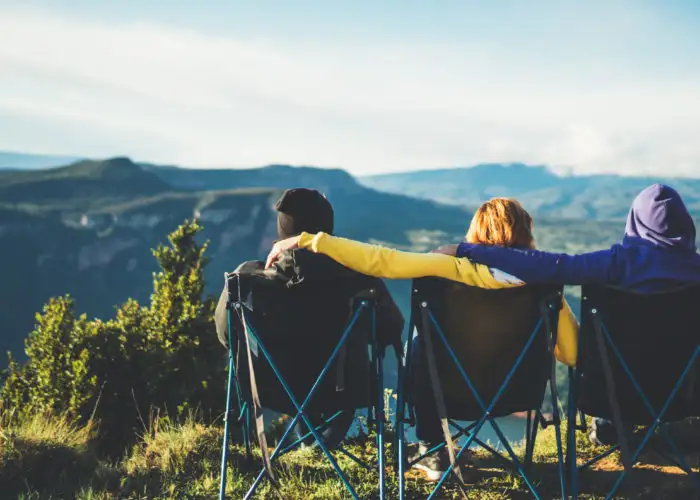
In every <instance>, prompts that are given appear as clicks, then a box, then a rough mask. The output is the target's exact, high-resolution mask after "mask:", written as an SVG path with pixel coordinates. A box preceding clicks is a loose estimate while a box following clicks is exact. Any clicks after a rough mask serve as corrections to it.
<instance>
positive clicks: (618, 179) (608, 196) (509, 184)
mask: <svg viewBox="0 0 700 500" xmlns="http://www.w3.org/2000/svg"><path fill="white" fill-rule="evenodd" d="M360 181H361V182H362V183H363V184H364V185H366V186H368V187H372V188H375V189H379V190H382V191H386V192H390V193H402V194H405V195H408V196H416V197H418V198H423V199H431V200H435V201H439V202H441V203H449V204H454V205H462V206H472V207H473V206H476V205H479V204H480V203H482V202H484V201H486V200H487V199H489V198H491V197H494V196H511V197H516V198H518V199H519V200H520V201H521V202H522V203H523V204H524V205H525V207H526V208H527V209H528V210H530V211H532V212H533V213H536V214H539V215H547V216H550V217H558V218H560V217H564V218H572V219H619V218H622V217H624V216H625V215H626V214H627V210H628V209H629V203H630V201H631V200H632V199H633V198H634V196H635V195H636V193H638V192H639V191H640V190H641V189H643V188H644V187H646V186H648V185H649V184H653V183H655V182H663V183H667V184H670V185H672V186H674V187H675V188H676V189H678V191H679V192H680V193H681V195H683V197H684V198H685V199H686V202H687V203H688V206H689V207H690V209H691V211H693V213H695V214H696V216H700V179H678V178H667V177H624V176H619V175H585V176H584V175H557V174H555V173H554V172H552V171H551V170H550V169H549V168H547V167H545V166H527V165H524V164H521V163H513V164H481V165H476V166H473V167H464V168H448V169H440V170H422V171H416V172H406V173H397V174H385V175H376V176H369V177H363V178H361V179H360Z"/></svg>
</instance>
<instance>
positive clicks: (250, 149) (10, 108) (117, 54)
mask: <svg viewBox="0 0 700 500" xmlns="http://www.w3.org/2000/svg"><path fill="white" fill-rule="evenodd" d="M0 74H2V75H3V76H2V78H0V149H3V148H4V149H12V150H19V149H22V150H28V151H33V152H46V153H64V154H78V155H88V156H108V155H111V154H129V155H133V156H135V157H137V158H138V159H141V160H148V161H156V162H173V163H179V164H184V165H190V166H229V167H231V166H234V167H235V166H241V167H243V166H254V165H261V164H266V163H271V162H285V163H293V164H313V165H320V166H334V167H336V166H337V167H343V168H347V169H348V170H350V171H352V172H353V173H356V174H368V173H374V172H385V171H397V170H409V169H416V168H433V167H444V166H452V165H469V164H473V163H478V162H481V161H527V162H532V163H545V164H550V165H552V166H553V167H555V168H562V169H563V168H573V169H574V170H575V171H578V172H595V171H617V172H624V173H664V174H671V173H673V174H679V175H681V174H694V173H697V172H698V171H699V169H698V167H700V141H697V140H695V138H694V137H693V136H692V132H693V131H694V130H698V128H699V127H700V74H699V73H695V74H693V73H684V74H683V75H681V76H678V75H668V76H664V74H663V73H662V74H657V73H656V72H653V71H649V72H646V71H642V70H641V69H639V68H625V67H621V66H620V65H617V64H611V63H609V62H606V60H605V59H604V58H603V57H602V56H598V55H596V54H587V53H585V52H584V53H582V54H581V57H580V58H578V59H577V60H573V61H568V62H567V61H566V60H565V59H552V58H549V57H544V56H542V57H537V56H531V57H525V56H524V55H523V54H522V53H519V52H518V51H517V47H514V48H512V49H508V50H504V49H502V48H498V47H495V48H494V47H493V46H486V45H484V44H475V43H471V44H466V43H461V44H438V43H426V42H425V41H415V42H413V41H411V40H410V38H409V39H407V40H406V42H405V43H400V44H399V43H397V42H395V41H394V42H390V41H376V40H371V39H370V40H364V41H355V42H354V43H347V42H340V41H338V42H337V43H334V41H333V40H330V41H327V43H316V44H309V43H301V42H298V43H295V42H289V41H288V40H285V41H282V40H275V39H273V38H268V39H265V40H263V41H260V40H252V39H246V38H243V37H240V38H237V37H236V36H235V35H231V36H227V37H222V36H215V35H211V34H207V33H204V32H198V31H193V30H187V29H183V28H177V27H173V26H167V25H159V24H153V23H144V22H138V23H126V22H125V23H121V24H117V23H114V24H105V23H99V22H94V21H87V20H81V19H78V18H71V17H59V16H56V15H53V14H50V13H47V12H42V11H28V10H17V9H9V8H3V7H0ZM69 147H70V148H71V149H70V150H68V148H69Z"/></svg>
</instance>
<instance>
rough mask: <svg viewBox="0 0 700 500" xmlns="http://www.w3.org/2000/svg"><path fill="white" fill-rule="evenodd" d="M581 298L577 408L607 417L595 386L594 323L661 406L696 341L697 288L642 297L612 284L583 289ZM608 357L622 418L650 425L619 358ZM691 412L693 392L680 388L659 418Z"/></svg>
mask: <svg viewBox="0 0 700 500" xmlns="http://www.w3.org/2000/svg"><path fill="white" fill-rule="evenodd" d="M582 296H583V299H582V302H581V306H582V307H581V337H580V338H581V340H580V343H581V345H580V350H579V352H580V354H579V358H578V363H577V364H578V367H579V371H580V388H579V400H578V407H579V408H580V409H581V410H583V411H584V413H586V414H588V415H595V416H597V417H604V418H608V419H612V418H613V414H612V409H611V408H610V405H609V403H608V397H607V394H606V391H605V390H601V389H602V388H604V387H605V372H604V369H603V367H604V365H603V363H602V362H601V361H602V360H601V357H600V353H599V347H598V343H597V341H596V339H597V337H596V323H597V322H600V324H601V325H602V326H603V328H604V329H605V330H607V332H608V333H609V335H610V337H611V340H612V341H613V343H614V346H615V348H616V349H617V350H618V351H619V353H620V356H621V357H622V359H624V362H625V364H626V365H627V368H628V369H629V372H630V374H631V375H633V376H634V378H635V379H636V381H637V384H638V385H639V387H640V388H641V390H642V391H643V392H644V395H645V396H646V398H647V399H648V400H649V402H650V403H651V405H652V406H653V407H654V408H656V409H657V410H658V409H661V407H662V406H663V404H664V402H665V401H666V398H668V395H669V394H670V393H671V390H672V389H673V387H674V385H675V384H676V383H677V381H678V379H679V377H680V376H681V374H682V373H683V370H684V368H685V366H686V365H687V363H688V360H689V359H690V357H691V356H692V355H693V352H694V350H695V348H696V347H697V345H698V344H700V307H699V305H700V287H692V288H686V289H682V290H674V291H671V292H666V293H655V294H644V295H643V294H640V293H636V292H632V291H628V290H622V289H619V288H613V287H584V288H583V295H582ZM596 317H597V319H596ZM603 333H604V334H605V332H603ZM608 358H609V361H610V369H611V372H612V376H613V378H614V380H615V393H616V396H617V401H618V404H619V407H620V411H621V417H622V419H623V420H624V421H625V422H626V423H630V424H650V423H652V422H653V421H654V416H653V415H651V414H650V413H649V411H648V409H647V408H646V405H645V404H644V402H643V399H642V395H641V394H640V393H639V392H638V391H637V390H636V388H635V386H634V384H633V382H632V380H631V378H630V377H629V376H628V375H627V373H626V370H625V367H624V366H623V364H622V363H621V360H620V359H619V358H618V357H617V356H616V355H614V353H612V352H611V353H610V355H609V356H608ZM692 380H693V379H691V378H689V379H688V381H689V382H692ZM688 389H692V387H690V386H689V387H688ZM689 396H690V398H689ZM697 410H698V397H697V396H696V395H695V394H694V391H691V390H687V391H682V392H681V393H680V394H679V396H678V397H677V398H675V400H674V401H673V402H671V405H670V407H669V408H668V409H667V411H666V413H665V416H664V419H665V420H678V419H682V418H684V417H686V416H690V415H697Z"/></svg>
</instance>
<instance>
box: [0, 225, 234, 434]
mask: <svg viewBox="0 0 700 500" xmlns="http://www.w3.org/2000/svg"><path fill="white" fill-rule="evenodd" d="M201 229H202V227H201V226H200V225H199V223H198V222H197V221H196V220H194V221H185V222H184V223H183V224H182V225H181V226H179V227H178V228H177V229H176V230H175V231H174V232H172V233H171V234H170V235H169V236H168V240H169V242H170V245H169V246H165V245H159V246H158V248H157V249H155V250H153V254H154V256H155V257H156V259H157V260H158V263H159V264H160V267H161V270H160V271H159V272H158V273H154V276H153V294H152V295H151V303H150V306H149V307H144V306H141V305H139V303H138V302H136V301H135V300H132V299H128V300H127V301H126V302H125V303H124V304H122V305H121V306H120V307H119V308H118V309H117V314H116V316H115V318H113V319H110V320H108V321H106V322H105V321H101V320H99V319H96V320H93V321H87V320H86V318H85V316H84V315H83V316H81V317H80V318H75V314H74V309H73V308H74V304H73V301H72V300H71V299H70V298H69V297H61V298H58V299H51V300H50V301H49V303H48V304H47V305H46V306H45V307H44V313H43V315H37V326H36V328H35V330H34V331H33V332H32V333H31V334H30V335H29V338H28V339H27V340H26V346H27V347H26V352H27V357H28V360H27V362H26V363H25V364H24V365H21V366H20V365H19V364H18V363H16V362H15V361H14V360H12V359H10V366H9V369H8V375H7V379H6V381H5V384H4V386H3V388H2V390H1V391H0V402H2V404H3V405H4V406H9V407H16V408H18V409H20V410H21V411H22V412H36V411H53V412H56V413H68V414H70V415H71V416H74V417H76V418H80V419H88V418H91V417H92V416H95V417H96V418H97V420H98V421H99V424H100V426H99V429H100V432H101V433H102V434H103V437H106V438H107V439H106V441H107V442H112V443H114V444H115V445H119V446H123V443H124V442H125V441H128V440H130V439H132V438H133V437H134V436H135V433H134V430H135V428H138V426H139V425H140V423H144V424H145V423H146V422H143V421H144V420H145V419H146V418H148V416H149V415H151V414H152V413H153V412H156V413H158V414H161V415H162V414H164V413H168V414H170V415H171V416H175V415H178V414H180V413H182V412H183V411H184V410H185V409H187V408H198V407H199V408H202V409H204V410H205V413H206V414H209V415H218V414H219V413H220V411H221V410H222V406H223V402H224V392H223V391H224V363H223V362H222V358H223V356H222V354H221V347H220V346H219V345H218V342H217V341H216V334H215V330H214V324H213V320H212V317H213V311H214V301H213V300H212V299H211V298H207V299H205V298H204V297H203V292H204V278H203V271H204V266H205V265H206V264H207V259H206V257H205V256H204V254H205V252H206V248H207V243H204V244H202V245H199V244H198V243H197V240H196V236H197V234H198V233H199V232H200V231H201ZM205 416H206V415H205ZM110 438H111V439H110Z"/></svg>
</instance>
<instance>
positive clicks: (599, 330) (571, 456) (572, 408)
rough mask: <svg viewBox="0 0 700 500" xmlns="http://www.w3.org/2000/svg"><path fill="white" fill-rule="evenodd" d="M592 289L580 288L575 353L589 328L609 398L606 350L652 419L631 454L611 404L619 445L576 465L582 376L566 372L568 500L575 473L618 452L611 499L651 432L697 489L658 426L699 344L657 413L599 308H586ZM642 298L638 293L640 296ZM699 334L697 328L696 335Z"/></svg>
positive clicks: (574, 370) (575, 481)
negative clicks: (618, 468) (620, 464)
mask: <svg viewBox="0 0 700 500" xmlns="http://www.w3.org/2000/svg"><path fill="white" fill-rule="evenodd" d="M609 288H615V287H609ZM590 291H591V289H590V288H587V287H583V291H582V297H583V299H582V302H581V304H582V306H581V309H582V315H583V322H582V329H581V335H580V336H579V346H578V352H579V353H581V349H582V343H583V340H584V339H583V336H584V335H585V332H586V331H590V330H591V329H592V330H593V331H594V332H595V335H596V339H595V343H596V344H597V347H598V352H599V355H600V358H601V361H602V363H603V364H604V365H607V369H606V372H605V375H606V376H605V379H606V380H605V385H606V390H607V391H611V392H608V397H609V398H611V399H613V400H614V399H616V396H615V387H614V386H615V383H614V379H613V378H612V373H611V371H610V358H609V353H608V352H607V351H608V350H610V351H611V353H612V356H613V359H615V360H617V361H618V362H619V363H620V365H621V367H622V369H623V371H624V374H625V376H626V377H627V378H628V379H629V381H630V382H631V384H632V386H633V387H634V390H635V391H636V393H637V394H638V395H639V397H640V399H641V401H642V403H643V405H644V407H645V409H646V411H647V412H648V413H649V416H650V417H651V421H652V424H651V426H649V427H648V428H647V429H646V430H645V431H644V432H643V437H642V440H641V442H639V444H638V445H637V446H636V448H635V449H634V451H633V452H630V450H629V448H628V445H629V443H627V441H626V436H625V433H624V431H623V422H622V419H621V416H620V415H619V413H618V412H617V411H616V410H615V405H613V422H614V423H615V426H616V429H617V434H618V436H619V441H620V443H619V444H617V445H614V446H610V447H608V449H606V450H605V451H604V452H602V453H600V454H598V455H596V456H595V457H593V458H592V459H589V460H587V461H586V462H585V463H583V464H581V465H578V463H577V457H576V431H584V432H585V431H587V426H586V421H585V416H584V412H583V411H582V410H581V409H580V408H579V385H580V384H581V380H582V376H583V373H582V372H581V369H580V368H570V369H569V397H568V408H567V418H568V422H570V423H571V422H573V425H569V426H568V428H567V462H568V465H569V469H570V485H571V497H572V499H574V500H575V499H577V498H578V491H579V477H578V474H579V473H580V472H582V471H585V470H586V469H588V468H589V467H591V466H592V465H594V464H596V463H598V462H599V461H601V460H602V459H604V458H605V457H608V456H609V455H611V454H613V453H614V452H615V451H618V450H619V451H620V452H621V458H622V461H623V465H624V470H623V471H621V472H620V473H619V475H618V477H617V480H616V481H615V483H614V484H613V487H612V488H611V489H610V491H609V492H608V494H607V495H606V499H610V498H612V497H613V495H614V494H615V493H616V492H617V491H618V489H619V488H620V485H621V484H622V482H623V480H624V479H625V477H626V476H627V475H628V474H629V473H630V472H631V470H632V467H633V466H634V464H635V463H636V462H637V460H638V459H639V456H640V455H641V453H642V451H643V450H644V448H645V447H646V446H647V444H648V443H649V439H650V438H651V437H652V435H653V434H654V432H655V431H656V430H657V429H659V430H660V432H661V437H662V439H663V441H664V443H665V444H666V445H667V446H668V448H669V450H670V456H669V454H668V453H665V452H662V455H664V456H665V457H666V458H668V459H670V460H671V461H673V462H675V464H676V465H677V466H678V467H679V468H680V469H681V470H683V472H685V473H686V474H688V475H689V476H691V478H692V479H693V482H694V483H695V485H696V487H698V488H700V481H699V480H698V479H697V474H696V473H695V472H693V470H692V468H691V467H690V466H689V465H688V463H687V462H686V460H685V459H684V457H683V454H682V453H681V452H680V450H679V448H678V445H677V443H676V442H675V440H674V439H673V437H672V436H671V434H670V433H669V432H668V429H666V428H665V427H663V426H662V425H661V424H662V423H664V422H665V421H664V416H665V415H666V413H667V411H668V410H669V408H670V406H671V404H672V403H673V401H674V400H675V398H676V396H677V394H678V392H679V390H680V389H681V387H682V385H683V383H684V382H685V381H686V379H687V378H688V375H689V374H690V373H691V369H692V367H693V365H694V364H695V361H696V359H697V358H698V356H700V345H698V346H696V347H695V349H694V350H693V351H692V353H691V354H690V358H689V359H688V361H687V363H686V364H685V366H684V367H683V370H682V372H681V374H680V376H679V378H678V379H677V380H676V382H675V384H674V385H673V388H672V389H671V391H670V393H669V394H668V397H667V398H666V400H665V401H664V403H663V405H662V406H661V408H660V409H658V410H656V409H655V408H654V407H653V405H652V403H651V402H650V401H649V398H648V397H647V395H646V393H645V392H644V390H643V389H642V387H641V386H640V384H639V382H638V380H637V378H636V377H635V376H634V374H633V373H632V370H631V369H630V367H629V365H628V363H627V362H626V361H625V359H624V357H623V355H622V354H621V352H620V350H619V349H618V346H617V345H616V343H615V341H614V339H613V336H612V335H611V334H610V331H609V330H608V327H607V325H606V322H605V321H604V319H603V318H602V317H601V311H600V310H599V309H598V307H596V306H593V307H591V306H587V304H586V303H587V300H588V295H589V293H590ZM629 293H633V294H634V293H635V292H629ZM639 295H641V294H639ZM587 321H590V322H591V325H590V328H586V327H585V326H584V323H585V322H587ZM698 333H699V334H700V329H699V332H698ZM577 416H578V418H579V419H580V423H577V422H576V418H577Z"/></svg>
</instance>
